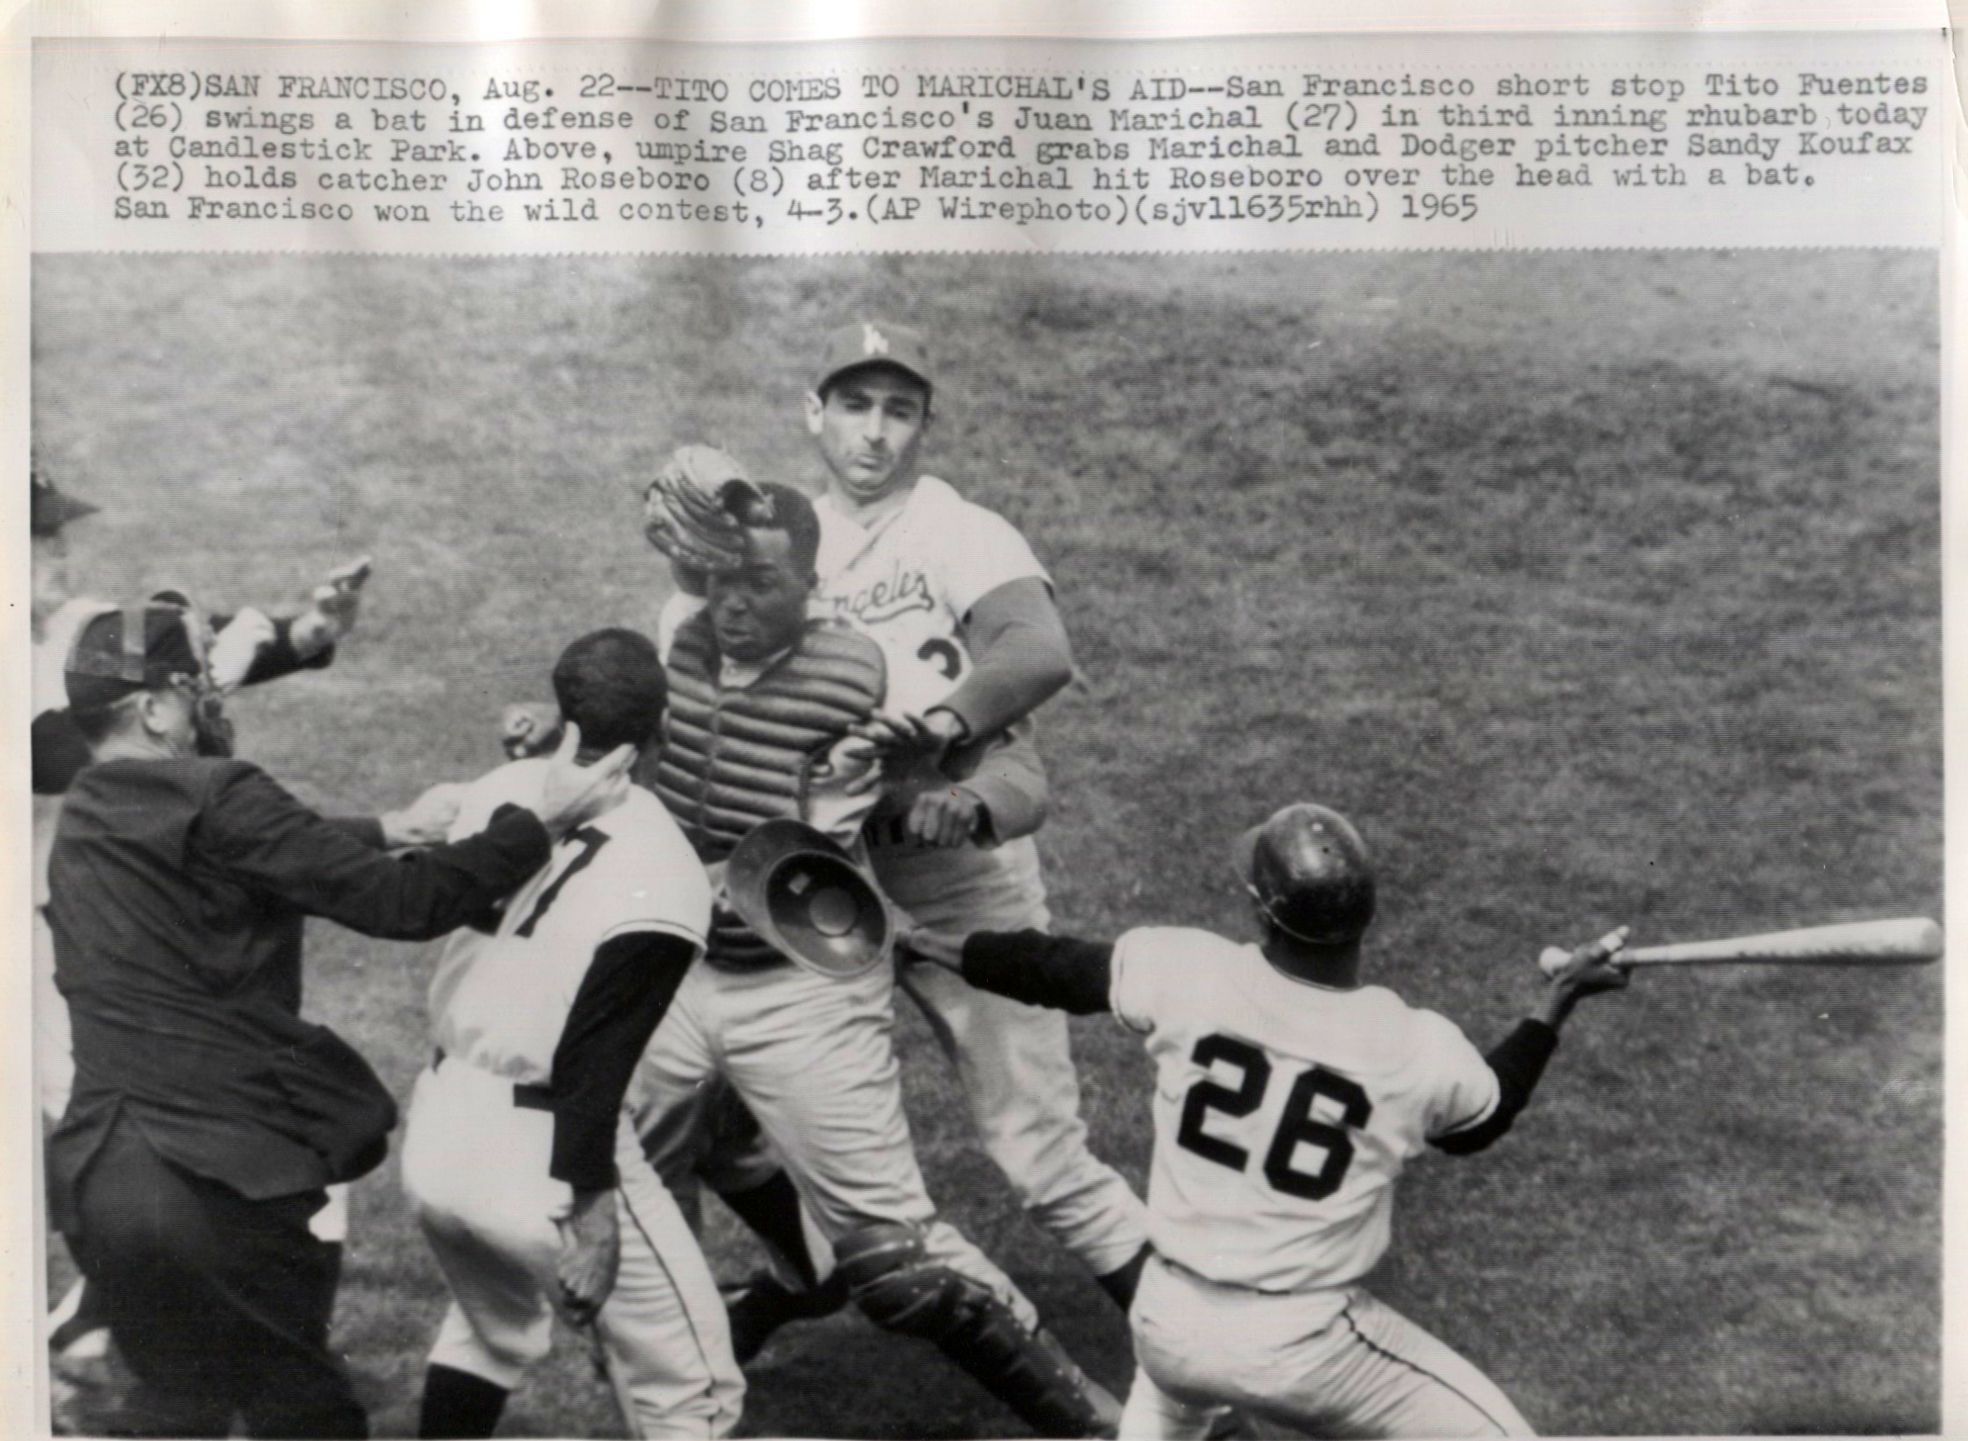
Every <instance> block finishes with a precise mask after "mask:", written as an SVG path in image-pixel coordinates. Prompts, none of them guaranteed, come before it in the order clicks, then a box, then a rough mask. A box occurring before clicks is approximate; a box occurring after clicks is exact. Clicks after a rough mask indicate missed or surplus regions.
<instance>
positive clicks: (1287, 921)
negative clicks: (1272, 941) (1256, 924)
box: [1236, 803, 1374, 946]
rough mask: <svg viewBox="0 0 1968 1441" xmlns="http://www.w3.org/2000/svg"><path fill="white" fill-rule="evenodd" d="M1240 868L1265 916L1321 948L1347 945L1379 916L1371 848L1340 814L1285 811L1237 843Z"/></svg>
mask: <svg viewBox="0 0 1968 1441" xmlns="http://www.w3.org/2000/svg"><path fill="white" fill-rule="evenodd" d="M1236 855H1237V870H1238V873H1239V875H1240V876H1241V877H1242V879H1243V882H1244V887H1245V889H1246V890H1248V891H1249V892H1250V894H1251V898H1252V899H1253V900H1254V901H1256V902H1257V908H1258V910H1260V911H1261V912H1263V914H1264V916H1265V918H1266V919H1268V920H1269V921H1270V922H1271V924H1272V925H1274V926H1276V927H1277V928H1278V929H1279V930H1281V931H1283V932H1284V933H1285V934H1286V935H1288V936H1291V937H1293V938H1294V939H1297V940H1301V941H1305V942H1308V943H1309V944H1312V945H1319V946H1338V945H1345V944H1346V943H1347V942H1349V941H1357V940H1358V939H1359V938H1360V937H1361V936H1362V935H1363V934H1365V932H1366V929H1367V927H1368V926H1369V925H1370V924H1372V922H1373V917H1374V878H1373V867H1372V866H1371V864H1370V863H1369V862H1368V860H1367V847H1366V843H1365V842H1363V841H1362V840H1361V839H1360V833H1359V832H1358V831H1356V830H1354V829H1353V825H1352V823H1351V822H1350V821H1348V820H1347V819H1346V817H1345V816H1343V815H1341V814H1340V813H1339V812H1338V811H1335V810H1330V809H1328V808H1327V807H1325V806H1320V805H1312V804H1309V803H1301V804H1299V805H1291V806H1286V807H1285V808H1284V809H1283V810H1281V811H1277V812H1276V813H1274V814H1273V815H1272V817H1271V819H1269V820H1268V821H1266V822H1265V823H1264V824H1263V825H1261V826H1254V827H1252V828H1251V829H1250V830H1247V831H1245V832H1244V833H1243V835H1242V836H1240V837H1239V838H1238V841H1237V851H1236Z"/></svg>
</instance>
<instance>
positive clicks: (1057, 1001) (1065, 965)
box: [963, 930, 1114, 1016]
mask: <svg viewBox="0 0 1968 1441" xmlns="http://www.w3.org/2000/svg"><path fill="white" fill-rule="evenodd" d="M963 974H964V979H965V980H967V981H969V982H970V983H971V984H972V985H973V986H976V987H978V988H979V989H980V990H986V991H995V992H997V994H999V995H1001V996H1009V997H1011V998H1012V999H1013V1000H1014V1001H1023V1002H1025V1003H1026V1004H1027V1005H1031V1006H1050V1007H1052V1008H1053V1009H1054V1010H1058V1011H1068V1012H1070V1013H1071V1014H1073V1015H1076V1016H1094V1015H1099V1014H1100V1013H1101V1012H1102V1011H1105V1010H1107V1009H1108V1004H1107V996H1108V992H1109V991H1110V989H1111V988H1112V985H1113V976H1114V948H1113V946H1112V945H1111V944H1108V943H1105V942H1100V941H1081V940H1075V939H1074V938H1073V937H1071V936H1053V935H1047V934H1046V933H1045V932H1044V931H1029V930H1028V931H976V932H973V933H972V934H971V935H970V936H969V937H968V938H967V939H966V940H965V941H964V948H963Z"/></svg>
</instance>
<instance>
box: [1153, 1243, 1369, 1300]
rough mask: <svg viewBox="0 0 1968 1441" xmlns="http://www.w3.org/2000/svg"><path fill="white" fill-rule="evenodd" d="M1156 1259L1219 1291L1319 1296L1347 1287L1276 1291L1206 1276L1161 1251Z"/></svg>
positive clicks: (1250, 1294) (1309, 1287)
mask: <svg viewBox="0 0 1968 1441" xmlns="http://www.w3.org/2000/svg"><path fill="white" fill-rule="evenodd" d="M1155 1259H1156V1260H1157V1261H1160V1262H1161V1263H1162V1264H1163V1265H1164V1266H1166V1267H1168V1268H1169V1270H1171V1271H1174V1272H1175V1273H1177V1274H1178V1275H1181V1276H1186V1277H1187V1278H1188V1279H1189V1280H1191V1281H1199V1282H1201V1283H1202V1284H1203V1285H1205V1286H1211V1287H1214V1288H1215V1289H1217V1290H1219V1291H1241V1292H1243V1293H1244V1294H1245V1295H1247V1296H1318V1295H1321V1294H1324V1293H1327V1292H1336V1291H1343V1290H1345V1289H1346V1288H1345V1287H1343V1286H1308V1287H1306V1288H1305V1289H1304V1290H1302V1291H1290V1290H1275V1291H1274V1290H1272V1289H1270V1288H1269V1287H1266V1286H1246V1285H1244V1284H1243V1283H1242V1282H1240V1281H1219V1280H1217V1279H1216V1277H1214V1276H1205V1275H1204V1274H1203V1273H1202V1272H1201V1271H1197V1270H1194V1269H1192V1268H1191V1267H1188V1266H1185V1265H1183V1264H1182V1263H1181V1262H1180V1261H1171V1260H1170V1259H1169V1258H1168V1257H1167V1256H1164V1255H1163V1254H1162V1253H1161V1252H1160V1251H1157V1252H1156V1253H1155Z"/></svg>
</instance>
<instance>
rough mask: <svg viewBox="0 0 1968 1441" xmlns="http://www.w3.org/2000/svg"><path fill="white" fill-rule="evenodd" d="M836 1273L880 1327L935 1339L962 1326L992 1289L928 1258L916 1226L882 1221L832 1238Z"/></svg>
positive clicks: (919, 1229)
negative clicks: (836, 1238) (836, 1239)
mask: <svg viewBox="0 0 1968 1441" xmlns="http://www.w3.org/2000/svg"><path fill="white" fill-rule="evenodd" d="M834 1274H835V1275H837V1276H838V1277H839V1278H840V1279H841V1281H842V1282H843V1283H845V1284H846V1286H847V1290H848V1294H849V1295H850V1296H852V1297H853V1298H854V1303H855V1305H857V1306H859V1307H860V1308H861V1312H862V1314H863V1315H865V1316H866V1317H867V1318H868V1319H869V1320H870V1321H873V1322H874V1323H875V1324H876V1325H877V1326H880V1327H881V1328H882V1329H883V1330H887V1331H895V1332H898V1333H900V1334H902V1335H906V1336H921V1337H925V1338H927V1339H929V1340H932V1341H936V1340H942V1339H944V1338H945V1337H948V1336H949V1335H951V1334H952V1333H953V1332H956V1331H958V1330H960V1329H962V1327H963V1324H964V1322H965V1320H966V1319H967V1318H968V1317H969V1316H970V1314H971V1313H972V1312H974V1311H975V1310H976V1309H977V1308H978V1307H980V1306H985V1305H989V1304H990V1302H991V1300H992V1299H993V1298H992V1296H991V1293H990V1291H989V1290H988V1289H986V1288H985V1287H984V1286H983V1285H981V1284H980V1283H978V1282H976V1281H973V1280H971V1279H970V1278H969V1277H968V1276H965V1275H963V1274H961V1273H959V1272H956V1271H952V1270H951V1269H950V1268H949V1267H947V1266H944V1265H940V1264H938V1263H936V1262H933V1261H931V1260H930V1259H929V1254H928V1250H927V1237H926V1236H925V1234H924V1232H923V1229H922V1228H921V1227H920V1226H914V1225H910V1224H908V1223H906V1222H895V1221H882V1222H876V1223H874V1224H873V1225H869V1226H863V1227H861V1228H860V1229H859V1230H856V1231H851V1232H849V1233H848V1234H847V1235H845V1236H842V1237H841V1238H840V1239H839V1240H838V1241H836V1242H835V1243H834Z"/></svg>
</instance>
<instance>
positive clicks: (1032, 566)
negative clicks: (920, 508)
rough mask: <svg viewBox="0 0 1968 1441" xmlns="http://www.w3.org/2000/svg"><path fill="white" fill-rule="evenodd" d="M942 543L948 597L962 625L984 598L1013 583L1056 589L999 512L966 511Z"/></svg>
mask: <svg viewBox="0 0 1968 1441" xmlns="http://www.w3.org/2000/svg"><path fill="white" fill-rule="evenodd" d="M940 538H941V539H942V540H943V541H944V544H943V547H942V550H943V555H942V558H941V559H942V566H941V569H942V574H943V595H944V599H946V600H947V601H949V603H950V609H951V611H952V612H954V613H955V615H956V617H957V618H958V619H959V620H965V619H967V618H968V617H969V616H970V613H971V611H972V610H973V609H975V607H976V605H977V602H979V601H980V600H982V599H983V598H984V597H985V596H987V595H989V594H990V593H991V592H992V591H994V590H996V589H997V588H998V587H999V586H1001V585H1008V584H1010V583H1011V582H1012V581H1014V580H1037V581H1039V582H1041V583H1042V584H1043V585H1045V586H1046V587H1047V588H1048V589H1049V588H1050V587H1051V585H1052V577H1050V576H1049V575H1047V574H1046V571H1045V567H1044V566H1042V565H1040V564H1039V558H1038V557H1037V556H1036V555H1034V554H1033V553H1032V547H1031V546H1030V545H1028V544H1027V543H1026V541H1025V537H1024V536H1022V535H1020V534H1019V533H1018V527H1016V526H1015V525H1013V524H1012V523H1011V522H1010V521H1008V520H1006V519H1005V518H1004V517H1003V516H1001V515H999V514H998V513H997V512H996V511H991V510H986V509H984V507H983V506H981V505H972V506H966V507H964V508H963V517H962V523H961V524H960V525H957V526H953V527H952V528H951V532H950V533H949V534H948V535H946V536H943V537H940Z"/></svg>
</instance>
